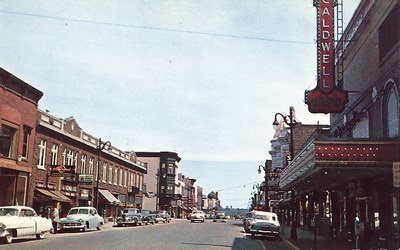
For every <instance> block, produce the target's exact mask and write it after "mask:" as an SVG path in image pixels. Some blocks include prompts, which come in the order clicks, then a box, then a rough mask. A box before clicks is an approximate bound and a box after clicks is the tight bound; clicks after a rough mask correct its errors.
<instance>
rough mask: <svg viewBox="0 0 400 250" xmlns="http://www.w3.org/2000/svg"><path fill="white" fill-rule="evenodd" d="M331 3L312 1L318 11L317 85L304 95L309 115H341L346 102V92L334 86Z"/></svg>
mask: <svg viewBox="0 0 400 250" xmlns="http://www.w3.org/2000/svg"><path fill="white" fill-rule="evenodd" d="M333 1H334V0H316V1H314V4H315V6H316V7H317V10H318V11H317V17H318V27H317V35H318V43H317V46H318V47H317V51H318V84H317V87H316V88H315V89H313V90H311V91H308V90H306V95H305V102H306V104H307V105H308V110H309V111H310V112H311V113H341V112H342V111H343V110H344V106H345V105H346V103H347V101H348V99H347V92H345V91H342V90H338V89H337V87H336V85H335V64H334V37H335V36H334V29H333V23H334V17H333V11H334V10H333Z"/></svg>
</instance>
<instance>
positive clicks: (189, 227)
mask: <svg viewBox="0 0 400 250" xmlns="http://www.w3.org/2000/svg"><path fill="white" fill-rule="evenodd" d="M0 249H10V250H12V249H18V250H24V249H33V250H34V249H40V250H44V249H74V250H76V249H260V250H266V249H277V250H279V249H291V248H290V246H289V245H287V244H286V242H285V240H276V239H273V238H264V237H256V238H254V239H253V238H252V237H251V234H248V233H245V232H244V228H243V221H242V220H234V219H230V220H227V222H226V223H224V222H213V221H212V220H206V221H205V222H204V223H202V222H191V221H190V220H183V219H173V220H171V223H156V224H155V225H152V224H149V225H147V226H131V227H115V226H114V225H113V223H111V222H108V223H106V224H105V225H104V226H103V227H102V228H101V230H100V231H97V230H96V229H93V230H87V231H86V232H77V231H75V232H61V233H57V234H49V233H48V234H46V237H45V239H43V240H36V238H35V237H34V236H33V237H32V236H31V237H22V238H18V239H15V240H14V241H13V244H4V245H0Z"/></svg>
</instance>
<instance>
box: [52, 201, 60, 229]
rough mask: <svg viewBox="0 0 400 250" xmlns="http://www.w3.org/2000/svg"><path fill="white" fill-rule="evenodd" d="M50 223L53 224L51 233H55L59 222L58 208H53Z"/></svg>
mask: <svg viewBox="0 0 400 250" xmlns="http://www.w3.org/2000/svg"><path fill="white" fill-rule="evenodd" d="M51 221H52V223H53V233H54V234H56V233H57V228H58V223H59V222H60V214H59V212H58V208H57V207H55V208H54V209H53V212H52V213H51Z"/></svg>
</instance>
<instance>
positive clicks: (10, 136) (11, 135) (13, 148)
mask: <svg viewBox="0 0 400 250" xmlns="http://www.w3.org/2000/svg"><path fill="white" fill-rule="evenodd" d="M18 134H19V127H18V126H16V125H14V124H12V123H9V122H6V121H1V123H0V140H1V142H2V145H6V147H3V146H2V147H1V149H0V155H1V156H3V157H6V158H10V159H17V151H18ZM3 141H4V142H5V143H4V142H3Z"/></svg>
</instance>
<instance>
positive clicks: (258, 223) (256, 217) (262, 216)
mask: <svg viewBox="0 0 400 250" xmlns="http://www.w3.org/2000/svg"><path fill="white" fill-rule="evenodd" d="M279 227H280V225H279V221H278V216H277V215H276V214H275V213H271V212H264V211H255V212H254V213H251V217H250V233H251V237H253V238H254V237H255V236H256V235H265V236H273V237H275V238H277V239H279V238H280V235H279Z"/></svg>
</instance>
